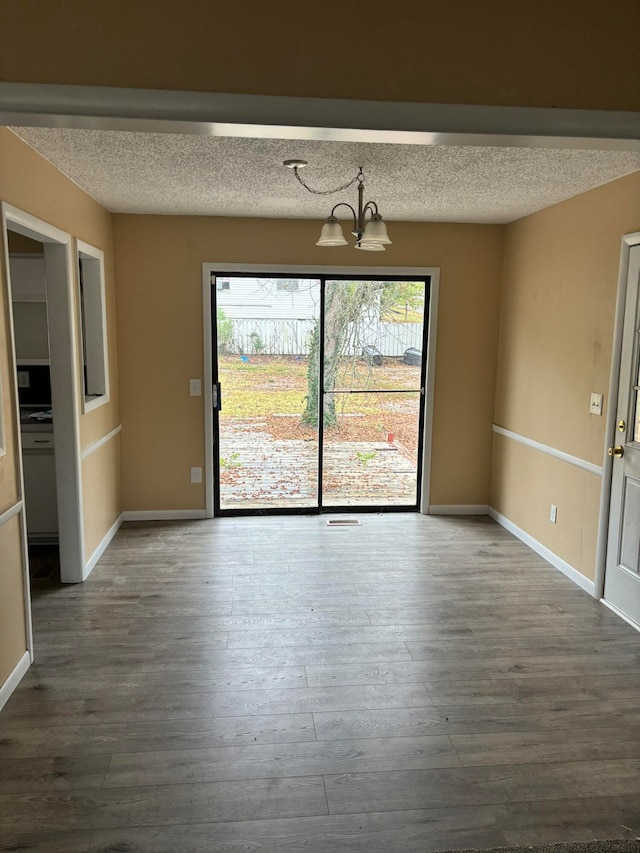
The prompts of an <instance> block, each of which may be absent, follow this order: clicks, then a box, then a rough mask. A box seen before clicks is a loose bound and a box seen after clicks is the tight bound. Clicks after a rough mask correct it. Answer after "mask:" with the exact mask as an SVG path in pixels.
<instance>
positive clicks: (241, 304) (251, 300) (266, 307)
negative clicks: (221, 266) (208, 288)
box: [216, 277, 320, 320]
mask: <svg viewBox="0 0 640 853" xmlns="http://www.w3.org/2000/svg"><path fill="white" fill-rule="evenodd" d="M216 301H217V306H218V308H221V309H222V310H223V311H224V313H225V314H226V315H227V317H229V318H230V319H232V320H256V319H260V320H313V319H315V318H316V317H317V316H318V314H319V311H320V286H319V282H318V281H317V280H311V279H297V278H283V279H280V278H240V277H237V278H236V277H234V278H220V277H217V278H216Z"/></svg>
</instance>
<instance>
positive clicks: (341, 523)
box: [327, 518, 360, 527]
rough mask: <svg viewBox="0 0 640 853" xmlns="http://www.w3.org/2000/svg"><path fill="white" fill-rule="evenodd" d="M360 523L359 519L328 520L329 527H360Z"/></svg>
mask: <svg viewBox="0 0 640 853" xmlns="http://www.w3.org/2000/svg"><path fill="white" fill-rule="evenodd" d="M359 525H360V522H359V521H358V519H357V518H328V519H327V527H358V526H359Z"/></svg>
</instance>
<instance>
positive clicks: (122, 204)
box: [13, 127, 640, 223]
mask: <svg viewBox="0 0 640 853" xmlns="http://www.w3.org/2000/svg"><path fill="white" fill-rule="evenodd" d="M13 130H14V131H15V132H16V133H17V134H18V135H19V136H20V137H22V139H24V140H25V142H27V143H28V144H29V145H31V146H32V147H33V148H35V149H36V151H38V152H40V154H42V155H43V156H44V157H46V159H47V160H49V161H51V163H53V164H54V166H56V167H57V168H58V169H60V170H61V171H62V172H64V173H65V174H66V175H68V176H69V177H70V178H72V179H73V180H74V181H75V182H76V183H77V184H79V185H80V186H81V187H82V188H83V189H84V190H86V192H88V193H89V195H91V196H93V198H95V199H96V200H97V201H99V202H100V203H101V204H102V205H104V207H106V208H107V209H108V210H110V211H112V212H114V213H151V214H174V215H176V214H178V215H179V214H189V215H202V216H265V217H275V218H299V219H324V218H326V217H327V216H328V215H329V212H330V210H331V207H332V206H333V205H334V204H335V203H336V202H338V201H348V202H350V203H351V204H355V203H356V200H357V194H356V190H355V187H352V188H350V189H348V190H345V191H344V192H342V193H340V194H338V195H335V196H314V195H311V194H309V193H308V192H307V191H306V190H304V189H303V188H302V187H301V186H300V184H299V183H298V182H297V181H296V180H295V177H294V175H293V174H292V172H290V171H289V170H288V169H285V168H284V167H283V165H282V161H283V160H285V159H287V158H290V157H297V158H301V159H304V160H308V161H309V166H308V167H307V168H306V169H305V170H304V178H305V180H306V181H307V182H308V183H309V184H310V185H311V186H313V187H315V188H318V189H329V188H332V187H335V186H339V185H340V184H342V183H345V182H346V181H347V180H349V178H351V177H353V176H354V175H355V174H356V172H357V168H358V166H360V165H362V166H363V168H364V171H365V176H366V194H365V200H368V199H370V198H373V199H374V200H375V201H376V202H377V203H378V205H379V208H380V212H381V213H382V215H383V216H384V218H385V219H387V220H417V221H441V222H484V223H505V222H511V221H512V220H514V219H519V218H520V217H522V216H526V215H528V214H530V213H533V212H534V211H536V210H540V209H541V208H543V207H548V206H549V205H551V204H555V203H556V202H559V201H562V200H563V199H566V198H569V197H571V196H574V195H578V194H579V193H582V192H586V191H587V190H589V189H592V188H593V187H596V186H599V185H600V184H604V183H607V182H608V181H612V180H615V179H616V178H619V177H622V176H623V175H626V174H628V173H630V172H633V171H635V170H637V169H640V154H637V153H632V152H628V151H596V150H571V149H549V148H490V147H475V146H447V145H444V146H424V145H390V144H363V143H349V142H324V141H295V140H294V141H292V140H281V139H245V138H229V137H211V136H195V135H183V134H172V133H167V134H161V133H130V132H121V131H94V130H68V129H57V128H56V129H50V128H20V127H17V128H13Z"/></svg>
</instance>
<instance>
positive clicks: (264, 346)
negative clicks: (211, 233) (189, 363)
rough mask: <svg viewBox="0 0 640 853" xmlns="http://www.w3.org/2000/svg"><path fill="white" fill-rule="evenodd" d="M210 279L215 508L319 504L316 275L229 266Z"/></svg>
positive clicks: (291, 507)
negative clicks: (313, 388)
mask: <svg viewBox="0 0 640 853" xmlns="http://www.w3.org/2000/svg"><path fill="white" fill-rule="evenodd" d="M213 288H215V290H214V293H215V301H214V305H215V328H216V340H217V347H216V358H215V362H217V364H216V363H215V362H214V368H215V369H214V376H216V375H217V377H218V385H217V387H218V388H219V395H218V401H217V404H218V405H217V408H218V417H217V421H218V424H217V426H218V428H217V447H216V451H217V452H216V453H214V468H215V469H217V478H216V479H217V484H216V485H217V488H216V489H215V493H216V496H217V504H218V506H217V509H218V511H219V512H220V511H222V512H225V511H226V512H230V513H231V512H235V511H237V510H242V511H264V510H277V511H283V510H309V509H314V508H315V509H317V507H318V455H319V450H318V447H319V444H318V428H317V423H316V422H315V420H314V419H313V418H311V419H309V418H308V417H307V415H306V413H307V410H308V400H307V397H308V393H309V392H308V384H309V382H308V373H309V351H310V347H311V341H312V339H313V337H314V335H316V336H317V329H318V327H319V323H320V301H321V299H320V280H319V279H317V278H316V279H311V278H308V279H307V278H287V277H284V276H283V277H278V278H266V277H255V276H240V275H229V276H216V278H215V282H214V283H213ZM213 288H212V289H213Z"/></svg>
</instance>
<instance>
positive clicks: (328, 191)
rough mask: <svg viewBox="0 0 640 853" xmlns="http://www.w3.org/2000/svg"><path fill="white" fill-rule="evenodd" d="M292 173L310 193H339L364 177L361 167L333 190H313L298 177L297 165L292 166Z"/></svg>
mask: <svg viewBox="0 0 640 853" xmlns="http://www.w3.org/2000/svg"><path fill="white" fill-rule="evenodd" d="M293 174H294V175H295V176H296V178H297V180H298V182H299V183H301V184H302V186H303V187H304V188H305V190H307V191H308V192H310V193H313V195H335V193H341V192H342V191H343V190H346V189H349V187H352V186H353V185H354V184H355V183H356V181H362V180H363V179H364V175H363V173H362V169H360V171H359V172H358V174H357V175H356V176H355V178H352V179H351V180H350V181H347V183H346V184H342V186H339V187H337V188H336V189H335V190H315V189H313V187H310V186H309V184H307V183H306V182H305V181H304V180H303V179H302V178H301V177H300V173H299V172H298V167H297V166H296V167H295V168H294V170H293Z"/></svg>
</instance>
